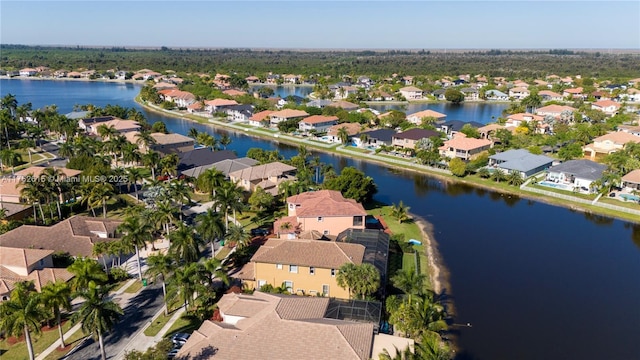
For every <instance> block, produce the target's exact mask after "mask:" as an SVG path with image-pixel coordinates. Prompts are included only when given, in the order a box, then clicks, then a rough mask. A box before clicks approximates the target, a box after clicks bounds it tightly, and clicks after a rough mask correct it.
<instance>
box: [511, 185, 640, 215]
mask: <svg viewBox="0 0 640 360" xmlns="http://www.w3.org/2000/svg"><path fill="white" fill-rule="evenodd" d="M523 190H526V191H530V192H534V193H538V194H542V195H546V196H551V197H555V198H558V199H563V200H568V201H572V202H576V203H580V204H586V205H593V206H599V207H601V208H605V209H610V210H615V211H620V212H624V213H627V214H634V215H639V216H640V210H634V209H629V208H626V207H623V206H617V205H612V204H607V203H602V202H597V203H592V200H587V199H581V198H578V197H575V196H571V195H564V194H558V193H555V192H551V191H546V190H541V189H536V188H532V187H525V188H523Z"/></svg>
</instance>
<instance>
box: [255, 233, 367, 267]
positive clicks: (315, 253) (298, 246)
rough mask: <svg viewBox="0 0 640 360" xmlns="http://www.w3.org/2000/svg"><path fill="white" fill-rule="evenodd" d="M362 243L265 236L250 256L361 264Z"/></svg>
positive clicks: (260, 260)
mask: <svg viewBox="0 0 640 360" xmlns="http://www.w3.org/2000/svg"><path fill="white" fill-rule="evenodd" d="M364 250H365V248H364V246H362V245H360V244H352V243H345V242H336V241H322V240H302V239H288V240H280V239H269V240H267V242H266V243H265V244H264V245H262V246H261V247H260V250H259V251H257V252H256V254H255V255H254V256H253V257H252V258H251V261H252V262H254V263H267V264H287V265H298V266H313V267H318V268H323V269H338V268H340V267H341V266H342V265H344V264H346V263H353V264H356V265H359V264H362V260H363V259H364Z"/></svg>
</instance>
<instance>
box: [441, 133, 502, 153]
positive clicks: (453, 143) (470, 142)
mask: <svg viewBox="0 0 640 360" xmlns="http://www.w3.org/2000/svg"><path fill="white" fill-rule="evenodd" d="M490 145H491V141H490V140H486V139H474V138H468V137H465V136H456V137H454V138H453V139H451V140H447V141H445V142H444V145H443V146H442V147H441V148H448V147H452V148H454V149H458V150H467V151H469V150H473V149H477V148H481V147H485V146H490Z"/></svg>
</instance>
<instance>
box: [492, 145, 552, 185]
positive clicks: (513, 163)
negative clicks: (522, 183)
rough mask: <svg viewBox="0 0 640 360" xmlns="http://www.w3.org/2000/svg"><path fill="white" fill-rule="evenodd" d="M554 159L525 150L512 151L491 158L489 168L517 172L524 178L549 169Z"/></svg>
mask: <svg viewBox="0 0 640 360" xmlns="http://www.w3.org/2000/svg"><path fill="white" fill-rule="evenodd" d="M553 161H554V160H553V159H552V158H550V157H547V156H544V155H534V154H532V153H530V152H529V151H528V150H525V149H512V150H507V151H505V152H501V153H497V154H495V155H491V156H489V166H493V167H494V168H496V169H500V170H502V171H505V172H512V171H515V172H517V173H519V174H520V176H522V177H523V178H527V177H529V176H531V175H533V174H536V173H539V172H541V171H544V170H546V169H548V168H549V167H550V166H551V164H553Z"/></svg>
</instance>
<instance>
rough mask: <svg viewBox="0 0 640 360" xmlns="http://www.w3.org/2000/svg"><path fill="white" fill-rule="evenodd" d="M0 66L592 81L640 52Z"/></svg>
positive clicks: (110, 51)
mask: <svg viewBox="0 0 640 360" xmlns="http://www.w3.org/2000/svg"><path fill="white" fill-rule="evenodd" d="M0 49H1V50H2V55H1V56H0V68H2V69H11V68H13V69H20V68H24V67H36V66H47V67H50V68H52V69H66V70H74V69H79V68H87V69H95V70H107V69H127V70H132V69H140V68H150V69H154V70H156V71H165V70H169V69H170V70H174V71H186V72H212V73H215V72H219V73H238V74H241V75H254V74H264V73H268V72H273V73H295V74H302V75H314V74H321V75H331V76H333V77H340V76H342V75H346V74H352V75H364V74H366V75H369V76H389V75H390V74H392V73H398V74H405V75H420V74H430V75H438V76H440V75H451V74H460V73H473V74H485V75H488V76H505V77H510V76H517V77H539V76H545V75H547V74H551V73H555V74H557V75H571V76H573V75H575V74H581V75H583V76H590V77H596V78H599V77H608V78H616V77H621V78H625V77H634V76H636V75H637V74H638V73H640V61H639V55H638V54H634V53H616V54H608V53H601V52H584V51H572V50H564V49H552V50H535V51H517V50H496V49H493V50H487V51H477V50H475V51H454V52H440V51H437V52H436V51H426V50H420V51H409V50H386V51H373V50H362V51H329V50H327V51H293V50H250V49H174V48H168V47H162V48H160V49H132V48H124V47H112V48H87V47H79V46H78V47H45V46H26V45H7V44H3V45H0Z"/></svg>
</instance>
